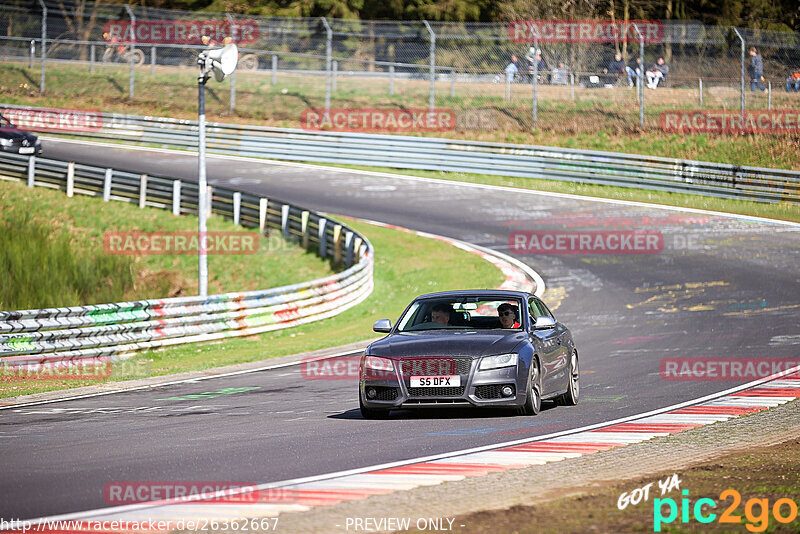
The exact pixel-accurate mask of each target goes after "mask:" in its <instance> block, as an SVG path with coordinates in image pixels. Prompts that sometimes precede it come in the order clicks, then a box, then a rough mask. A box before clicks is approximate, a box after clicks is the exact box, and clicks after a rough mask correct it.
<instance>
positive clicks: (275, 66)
mask: <svg viewBox="0 0 800 534" xmlns="http://www.w3.org/2000/svg"><path fill="white" fill-rule="evenodd" d="M276 83H278V56H276V55H275V54H272V80H271V85H275V84H276Z"/></svg>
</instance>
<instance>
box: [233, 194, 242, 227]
mask: <svg viewBox="0 0 800 534" xmlns="http://www.w3.org/2000/svg"><path fill="white" fill-rule="evenodd" d="M241 213H242V194H241V193H240V192H238V191H237V192H235V193H234V194H233V224H235V225H237V226H238V225H239V220H240V219H241Z"/></svg>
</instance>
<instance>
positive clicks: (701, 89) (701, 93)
mask: <svg viewBox="0 0 800 534" xmlns="http://www.w3.org/2000/svg"><path fill="white" fill-rule="evenodd" d="M698 86H699V89H700V107H701V108H702V107H703V78H699V79H698Z"/></svg>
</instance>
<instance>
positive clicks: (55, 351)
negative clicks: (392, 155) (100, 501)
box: [0, 153, 373, 366]
mask: <svg viewBox="0 0 800 534" xmlns="http://www.w3.org/2000/svg"><path fill="white" fill-rule="evenodd" d="M30 177H32V180H31V179H30ZM0 179H10V180H18V181H27V182H28V184H29V185H36V186H43V187H48V188H52V189H60V190H63V191H65V192H69V191H72V192H73V193H74V194H84V195H92V196H102V197H103V198H104V199H106V200H109V199H110V200H119V201H125V202H131V203H134V204H138V205H139V206H142V207H143V206H148V207H157V208H163V209H170V210H172V211H173V213H176V214H177V213H182V214H186V213H197V184H194V183H188V182H180V181H178V180H172V179H169V178H163V177H156V176H146V177H144V176H143V175H139V174H132V173H127V172H122V171H117V170H114V169H105V168H100V167H92V166H87V165H76V164H72V163H68V162H65V161H58V160H51V159H43V158H38V157H37V158H32V157H28V156H19V155H16V154H5V153H0ZM211 210H212V212H213V213H216V214H218V215H222V216H225V217H229V218H232V219H234V220H237V221H239V223H240V224H241V225H243V226H247V227H255V228H260V229H262V230H264V229H267V228H275V229H278V230H280V231H281V232H282V233H283V235H284V236H285V237H289V238H293V239H297V240H299V241H300V243H301V244H302V245H303V246H305V247H306V248H308V249H311V250H314V249H316V250H317V251H318V252H319V254H320V256H323V257H329V258H331V259H332V261H334V263H344V265H345V266H346V269H345V270H344V271H342V272H340V273H337V274H335V275H332V276H328V277H326V278H322V279H319V280H312V281H310V282H304V283H298V284H294V285H290V286H284V287H277V288H271V289H265V290H258V291H248V292H241V293H225V294H221V295H210V296H208V297H207V298H202V297H182V298H169V299H154V300H143V301H137V302H122V303H114V304H99V305H90V306H75V307H68V308H51V309H42V310H23V311H4V312H0V356H1V357H2V360H0V363H2V364H3V365H10V366H14V365H27V364H33V363H42V362H54V361H64V360H70V359H78V358H97V357H108V356H114V355H119V354H123V353H127V352H132V351H136V350H142V349H148V348H155V347H161V346H166V345H174V344H179V343H191V342H197V341H208V340H213V339H219V338H225V337H233V336H243V335H253V334H258V333H261V332H267V331H270V330H276V329H280V328H287V327H290V326H295V325H299V324H303V323H308V322H312V321H317V320H320V319H324V318H327V317H331V316H334V315H337V314H339V313H341V312H342V311H344V310H346V309H348V308H350V307H352V306H355V305H356V304H358V303H359V302H362V301H363V300H364V299H366V298H367V297H368V296H369V294H370V293H371V292H372V288H373V279H372V271H373V251H372V245H371V244H370V243H369V241H368V240H367V239H366V238H365V237H364V236H362V235H360V234H358V233H356V232H355V231H353V230H351V229H350V228H348V227H347V226H345V225H342V224H339V223H337V222H335V221H332V220H328V219H326V218H324V217H322V216H320V215H319V214H317V213H314V212H312V211H308V210H304V209H302V208H299V207H297V206H293V205H290V204H286V203H283V202H280V201H277V200H273V199H265V198H260V197H257V196H255V195H252V194H249V193H240V192H235V191H232V190H230V189H223V188H214V189H213V191H212V196H211Z"/></svg>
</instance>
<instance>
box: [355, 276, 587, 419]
mask: <svg viewBox="0 0 800 534" xmlns="http://www.w3.org/2000/svg"><path fill="white" fill-rule="evenodd" d="M373 329H374V330H375V331H376V332H382V333H386V334H388V335H387V336H386V337H384V338H383V339H380V340H378V341H376V342H374V343H372V344H371V345H370V346H369V347H367V349H366V351H365V353H364V356H363V357H362V358H361V370H360V378H359V405H360V408H361V414H362V415H363V416H364V417H365V418H367V419H373V418H380V417H385V416H387V415H388V413H389V411H390V410H392V409H400V408H423V407H444V406H449V407H456V406H484V407H498V408H513V409H516V411H517V413H519V414H521V415H535V414H537V413H539V410H540V408H541V402H542V400H554V401H556V402H557V403H558V404H562V405H575V404H577V403H578V394H579V391H580V388H579V381H580V371H579V368H578V350H577V349H576V348H575V343H574V341H573V339H572V334H571V333H570V331H569V329H568V328H567V327H566V326H564V325H563V324H561V323H559V322H558V321H557V320H556V319H555V317H554V316H553V313H552V312H551V311H550V310H549V309H548V307H547V306H546V305H545V304H544V302H542V301H541V300H540V299H539V298H538V297H536V296H534V295H531V294H529V293H524V292H518V291H501V290H494V291H492V290H469V291H447V292H442V293H431V294H429V295H422V296H420V297H417V298H416V299H415V300H414V301H413V302H412V303H411V304H410V305H409V306H408V307H407V308H406V310H405V311H404V312H403V314H402V315H401V316H400V319H399V320H398V321H397V324H395V325H394V326H392V324H391V321H390V320H389V319H381V320H379V321H377V322H376V323H375V325H374V326H373Z"/></svg>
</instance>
